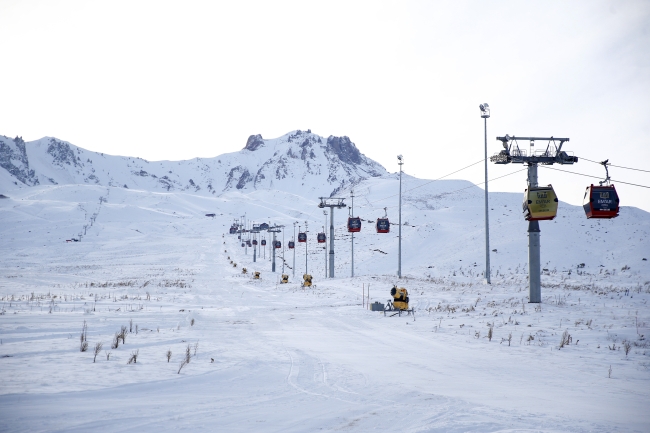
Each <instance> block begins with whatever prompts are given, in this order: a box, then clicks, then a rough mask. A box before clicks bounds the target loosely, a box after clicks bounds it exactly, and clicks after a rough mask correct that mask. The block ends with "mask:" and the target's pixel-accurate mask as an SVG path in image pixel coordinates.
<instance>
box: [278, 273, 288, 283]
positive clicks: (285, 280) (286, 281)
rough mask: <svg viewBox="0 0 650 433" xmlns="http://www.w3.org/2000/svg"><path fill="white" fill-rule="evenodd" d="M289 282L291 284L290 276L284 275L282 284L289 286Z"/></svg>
mask: <svg viewBox="0 0 650 433" xmlns="http://www.w3.org/2000/svg"><path fill="white" fill-rule="evenodd" d="M288 282H289V275H287V274H282V279H281V280H280V284H287V283H288Z"/></svg>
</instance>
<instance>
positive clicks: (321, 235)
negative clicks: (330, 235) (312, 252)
mask: <svg viewBox="0 0 650 433" xmlns="http://www.w3.org/2000/svg"><path fill="white" fill-rule="evenodd" d="M316 239H317V240H318V243H319V244H324V243H325V242H327V236H325V233H318V237H317V238H316Z"/></svg>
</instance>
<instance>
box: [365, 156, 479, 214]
mask: <svg viewBox="0 0 650 433" xmlns="http://www.w3.org/2000/svg"><path fill="white" fill-rule="evenodd" d="M483 161H485V159H481V160H480V161H476V162H475V163H473V164H470V165H468V166H466V167H463V168H461V169H458V170H456V171H453V172H451V173H448V174H445V175H444V176H441V177H439V178H437V179H433V180H430V181H428V182H425V183H423V184H422V185H418V186H414V187H413V188H411V189H407V190H406V191H402V194H406V193H407V192H409V191H413V190H414V189H418V188H421V187H423V186H426V185H429V184H430V183H433V182H437V181H439V180H441V179H444V178H445V177H448V176H451V175H452V174H456V173H458V172H460V171H463V170H465V169H468V168H470V167H472V166H474V165H476V164H480V163H482V162H483ZM483 183H485V182H483ZM479 185H480V184H479ZM398 195H399V194H393V195H390V196H388V197H384V198H380V199H379V200H375V201H371V202H369V203H368V205H365V206H358V207H370V206H371V205H372V204H374V203H378V202H380V201H383V200H387V199H389V198H393V197H397V196H398ZM389 207H394V206H389Z"/></svg>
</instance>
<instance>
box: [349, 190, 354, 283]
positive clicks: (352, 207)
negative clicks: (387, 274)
mask: <svg viewBox="0 0 650 433" xmlns="http://www.w3.org/2000/svg"><path fill="white" fill-rule="evenodd" d="M351 192H352V194H351V197H352V206H351V208H350V209H351V212H352V215H350V216H351V217H353V218H354V188H352V191H351ZM350 276H351V277H352V278H354V232H352V273H351V275H350Z"/></svg>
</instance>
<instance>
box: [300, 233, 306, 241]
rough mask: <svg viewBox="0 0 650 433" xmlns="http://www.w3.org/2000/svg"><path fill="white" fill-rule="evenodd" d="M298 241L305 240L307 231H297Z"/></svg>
mask: <svg viewBox="0 0 650 433" xmlns="http://www.w3.org/2000/svg"><path fill="white" fill-rule="evenodd" d="M298 242H307V233H298Z"/></svg>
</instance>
